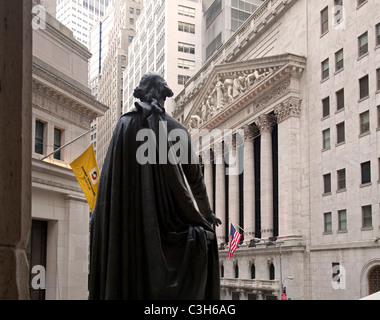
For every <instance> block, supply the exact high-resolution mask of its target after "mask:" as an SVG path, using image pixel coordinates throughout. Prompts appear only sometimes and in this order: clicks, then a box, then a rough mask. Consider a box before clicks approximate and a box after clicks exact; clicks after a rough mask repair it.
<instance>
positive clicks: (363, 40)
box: [359, 32, 368, 57]
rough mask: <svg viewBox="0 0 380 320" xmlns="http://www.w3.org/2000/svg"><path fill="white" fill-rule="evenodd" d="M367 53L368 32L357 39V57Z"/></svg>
mask: <svg viewBox="0 0 380 320" xmlns="http://www.w3.org/2000/svg"><path fill="white" fill-rule="evenodd" d="M367 52H368V32H365V33H363V34H362V35H361V36H360V37H359V57H361V56H362V55H364V54H366V53H367Z"/></svg>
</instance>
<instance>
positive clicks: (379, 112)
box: [377, 106, 380, 128]
mask: <svg viewBox="0 0 380 320" xmlns="http://www.w3.org/2000/svg"><path fill="white" fill-rule="evenodd" d="M377 127H378V128H380V106H377Z"/></svg>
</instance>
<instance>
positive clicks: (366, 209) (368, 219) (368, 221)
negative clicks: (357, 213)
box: [362, 205, 372, 228]
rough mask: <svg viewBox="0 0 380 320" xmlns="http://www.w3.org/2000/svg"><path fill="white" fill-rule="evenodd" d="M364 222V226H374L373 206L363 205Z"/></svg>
mask: <svg viewBox="0 0 380 320" xmlns="http://www.w3.org/2000/svg"><path fill="white" fill-rule="evenodd" d="M362 222H363V228H370V227H372V206H371V205H369V206H363V207H362Z"/></svg>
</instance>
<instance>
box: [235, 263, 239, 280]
mask: <svg viewBox="0 0 380 320" xmlns="http://www.w3.org/2000/svg"><path fill="white" fill-rule="evenodd" d="M235 278H236V279H238V278H239V265H238V264H236V265H235Z"/></svg>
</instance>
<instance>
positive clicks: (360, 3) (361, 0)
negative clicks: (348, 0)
mask: <svg viewBox="0 0 380 320" xmlns="http://www.w3.org/2000/svg"><path fill="white" fill-rule="evenodd" d="M366 1H367V0H358V7H359V6H360V5H362V4H363V3H364V2H366Z"/></svg>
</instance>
